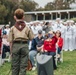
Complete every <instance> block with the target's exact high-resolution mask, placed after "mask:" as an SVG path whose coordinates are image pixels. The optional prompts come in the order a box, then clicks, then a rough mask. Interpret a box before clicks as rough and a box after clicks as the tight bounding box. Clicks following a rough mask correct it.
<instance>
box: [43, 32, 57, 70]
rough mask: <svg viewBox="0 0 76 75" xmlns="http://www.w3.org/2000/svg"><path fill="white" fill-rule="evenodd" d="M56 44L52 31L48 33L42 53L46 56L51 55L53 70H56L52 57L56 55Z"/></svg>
mask: <svg viewBox="0 0 76 75" xmlns="http://www.w3.org/2000/svg"><path fill="white" fill-rule="evenodd" d="M56 42H57V38H56V36H55V33H54V32H53V31H50V32H49V33H48V36H47V39H46V40H45V41H44V45H43V52H44V53H45V54H46V55H51V56H52V57H53V67H54V69H57V67H56V64H55V58H54V56H55V55H56Z"/></svg>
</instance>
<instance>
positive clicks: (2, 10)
mask: <svg viewBox="0 0 76 75" xmlns="http://www.w3.org/2000/svg"><path fill="white" fill-rule="evenodd" d="M0 14H1V15H0V24H1V23H4V20H5V17H6V15H7V14H8V10H7V9H6V7H5V6H4V5H1V4H0Z"/></svg>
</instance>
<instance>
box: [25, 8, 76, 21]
mask: <svg viewBox="0 0 76 75" xmlns="http://www.w3.org/2000/svg"><path fill="white" fill-rule="evenodd" d="M25 16H26V17H25V20H26V21H28V22H29V21H35V20H41V21H42V20H55V19H56V18H61V19H62V20H63V19H71V18H76V9H70V10H53V11H35V12H25Z"/></svg>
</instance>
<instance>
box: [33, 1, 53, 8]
mask: <svg viewBox="0 0 76 75" xmlns="http://www.w3.org/2000/svg"><path fill="white" fill-rule="evenodd" d="M34 1H35V2H37V3H38V4H39V7H44V6H45V5H46V4H47V3H48V2H53V0H34Z"/></svg>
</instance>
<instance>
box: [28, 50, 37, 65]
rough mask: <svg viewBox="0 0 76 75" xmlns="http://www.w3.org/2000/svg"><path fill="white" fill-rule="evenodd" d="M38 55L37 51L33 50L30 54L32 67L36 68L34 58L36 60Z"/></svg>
mask: <svg viewBox="0 0 76 75" xmlns="http://www.w3.org/2000/svg"><path fill="white" fill-rule="evenodd" d="M36 54H37V51H35V50H32V51H30V52H29V58H30V61H31V63H32V66H35V60H34V58H35V56H36Z"/></svg>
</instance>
